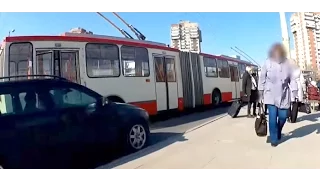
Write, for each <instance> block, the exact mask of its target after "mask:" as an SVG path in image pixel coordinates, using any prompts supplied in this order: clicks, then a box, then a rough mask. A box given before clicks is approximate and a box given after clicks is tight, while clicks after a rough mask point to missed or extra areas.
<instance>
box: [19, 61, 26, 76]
mask: <svg viewBox="0 0 320 180" xmlns="http://www.w3.org/2000/svg"><path fill="white" fill-rule="evenodd" d="M27 74H28V61H22V60H21V61H19V62H18V75H27Z"/></svg>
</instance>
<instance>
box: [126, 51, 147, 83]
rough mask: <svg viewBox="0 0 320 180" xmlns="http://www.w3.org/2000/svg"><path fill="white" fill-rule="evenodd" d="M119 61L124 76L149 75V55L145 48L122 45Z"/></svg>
mask: <svg viewBox="0 0 320 180" xmlns="http://www.w3.org/2000/svg"><path fill="white" fill-rule="evenodd" d="M121 61H122V64H123V75H124V76H134V77H147V76H149V75H150V71H149V55H148V50H147V49H146V48H141V47H130V46H122V47H121Z"/></svg>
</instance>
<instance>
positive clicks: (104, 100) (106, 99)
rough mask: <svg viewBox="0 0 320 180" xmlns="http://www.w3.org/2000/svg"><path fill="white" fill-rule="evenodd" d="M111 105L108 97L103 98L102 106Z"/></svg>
mask: <svg viewBox="0 0 320 180" xmlns="http://www.w3.org/2000/svg"><path fill="white" fill-rule="evenodd" d="M107 104H109V101H108V98H107V97H102V98H101V106H105V105H107Z"/></svg>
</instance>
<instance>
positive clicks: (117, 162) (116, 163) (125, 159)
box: [95, 113, 228, 169]
mask: <svg viewBox="0 0 320 180" xmlns="http://www.w3.org/2000/svg"><path fill="white" fill-rule="evenodd" d="M226 116H228V114H227V113H226V114H223V115H220V116H218V117H215V118H214V119H212V120H209V121H207V122H205V123H202V124H200V125H198V126H196V127H193V128H190V129H188V130H186V131H185V132H184V133H183V134H182V135H185V134H188V133H190V132H192V131H195V130H197V129H200V128H202V127H204V126H206V125H208V124H211V123H213V122H215V121H217V120H219V119H222V118H224V117H226ZM180 136H181V135H174V136H172V137H169V138H167V139H165V140H164V141H161V142H159V143H157V144H153V145H151V146H148V147H146V148H144V149H141V150H140V151H138V152H135V153H133V154H128V155H126V156H123V157H120V158H119V159H116V160H114V161H112V162H110V163H107V164H105V165H101V166H99V167H97V168H95V169H110V168H113V167H116V166H119V165H120V164H124V163H126V162H129V161H128V160H130V159H133V157H135V156H139V155H140V154H145V153H147V154H149V153H148V152H154V149H157V147H159V146H163V145H164V144H171V143H169V142H170V141H175V139H176V138H178V137H180Z"/></svg>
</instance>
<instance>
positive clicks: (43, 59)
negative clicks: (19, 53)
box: [36, 50, 80, 83]
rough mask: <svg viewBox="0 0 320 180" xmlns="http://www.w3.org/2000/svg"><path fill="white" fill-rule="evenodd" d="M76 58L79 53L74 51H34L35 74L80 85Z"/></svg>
mask: <svg viewBox="0 0 320 180" xmlns="http://www.w3.org/2000/svg"><path fill="white" fill-rule="evenodd" d="M78 57H79V51H74V50H36V73H37V74H40V75H56V76H61V77H64V78H66V79H68V80H70V81H72V82H77V83H80V81H79V79H80V78H79V69H78V67H79V66H78V59H79V58H78Z"/></svg>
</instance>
